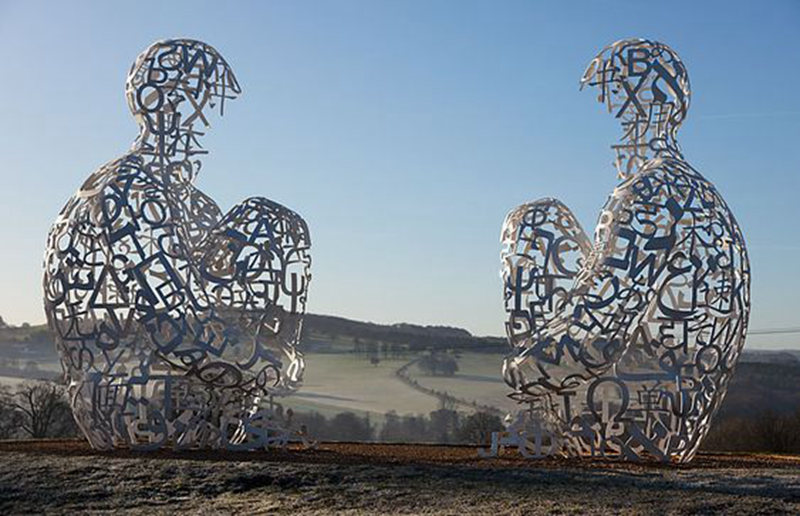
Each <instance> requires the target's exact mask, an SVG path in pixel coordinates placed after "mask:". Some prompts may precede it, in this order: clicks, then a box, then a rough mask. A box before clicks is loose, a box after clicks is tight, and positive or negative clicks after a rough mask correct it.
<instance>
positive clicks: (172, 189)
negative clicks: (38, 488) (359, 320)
mask: <svg viewBox="0 0 800 516" xmlns="http://www.w3.org/2000/svg"><path fill="white" fill-rule="evenodd" d="M126 93H127V99H128V105H129V107H130V109H131V111H132V113H133V115H134V117H135V118H136V120H137V122H138V124H139V128H140V134H139V137H138V138H137V140H136V141H135V143H134V145H133V147H132V149H131V151H130V152H128V153H127V154H125V155H124V156H123V157H121V158H119V159H116V160H113V161H111V162H109V163H107V164H106V165H104V166H102V167H101V168H100V169H99V170H97V171H96V172H95V173H93V174H92V175H91V176H89V178H88V179H87V180H86V181H85V182H84V183H83V186H81V187H80V188H79V189H78V192H77V193H76V194H75V195H73V196H72V198H71V199H70V200H69V201H68V202H67V204H66V206H64V208H63V209H62V210H61V213H60V214H59V216H58V218H57V219H56V221H55V223H54V225H53V227H52V229H51V231H50V235H49V237H48V240H47V250H46V254H45V259H44V267H45V273H44V300H45V311H46V313H47V319H48V323H49V325H50V328H51V329H52V330H53V332H54V333H55V335H56V344H57V347H58V351H59V353H60V355H61V361H62V365H63V368H64V372H65V375H66V379H67V381H68V384H69V394H70V402H71V405H72V409H73V412H74V415H75V419H76V421H77V423H78V425H79V427H80V428H81V430H82V431H83V433H84V434H85V435H86V437H87V438H88V440H89V442H90V443H91V444H92V446H93V447H95V448H101V449H106V448H112V447H118V446H124V447H134V448H143V449H152V448H158V447H161V446H167V445H169V446H174V447H177V448H181V447H228V448H258V447H264V446H270V445H274V444H281V443H285V441H286V438H287V424H289V423H290V422H289V421H287V419H291V418H290V417H289V415H288V414H283V413H282V411H280V410H276V409H275V406H274V405H272V406H265V403H264V400H265V399H267V398H271V396H272V395H273V394H281V393H285V392H288V391H291V390H293V389H296V388H297V387H298V386H299V384H300V382H301V380H302V374H303V368H304V364H303V357H302V355H301V354H300V352H299V351H298V349H297V344H298V342H299V337H300V330H301V322H302V316H303V313H304V311H305V306H306V295H307V291H308V284H309V281H310V278H311V276H310V272H309V271H310V266H311V259H310V257H309V247H310V245H311V242H310V237H309V232H308V227H307V226H306V223H305V221H304V220H303V219H302V218H301V217H300V216H299V215H297V214H296V213H294V212H293V211H291V210H289V209H288V208H285V207H283V206H281V205H280V204H278V203H276V202H273V201H270V200H268V199H265V198H263V197H253V198H250V199H247V200H246V201H244V202H242V203H241V204H239V205H237V206H235V207H234V208H232V209H231V210H230V211H228V212H227V213H223V212H222V211H221V210H220V208H219V207H218V206H217V205H216V204H215V203H214V201H213V200H212V199H211V198H210V197H209V196H207V195H206V194H204V193H203V192H202V191H200V190H199V189H198V188H197V187H196V186H195V179H196V177H197V174H198V172H199V171H200V166H201V163H200V157H201V156H203V155H204V154H206V153H207V151H206V150H204V149H203V147H202V146H201V144H200V140H201V137H202V136H203V135H204V130H202V129H203V128H207V127H208V126H209V116H210V115H211V114H212V112H213V111H215V110H218V111H219V114H220V115H222V114H223V113H224V108H225V106H226V104H227V103H229V102H230V101H231V100H233V99H234V98H236V97H237V96H238V95H239V94H240V93H241V90H240V88H239V83H238V82H237V81H236V78H235V77H234V74H233V71H232V70H231V68H230V66H229V65H228V63H227V62H226V61H225V59H223V57H222V56H221V55H220V54H219V53H218V52H217V51H216V50H215V49H214V48H212V47H211V46H209V45H206V44H205V43H202V42H200V41H193V40H188V39H176V40H166V41H160V42H157V43H155V44H153V45H151V46H150V47H149V48H148V49H147V50H145V51H144V52H143V53H142V54H141V55H140V56H139V57H138V59H136V62H135V63H134V65H133V67H132V69H131V71H130V74H129V76H128V81H127V87H126ZM270 401H271V400H270Z"/></svg>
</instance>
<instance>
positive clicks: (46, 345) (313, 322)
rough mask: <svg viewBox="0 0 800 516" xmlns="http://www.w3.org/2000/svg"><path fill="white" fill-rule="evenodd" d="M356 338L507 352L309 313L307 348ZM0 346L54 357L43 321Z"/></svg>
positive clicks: (445, 329) (439, 334)
mask: <svg viewBox="0 0 800 516" xmlns="http://www.w3.org/2000/svg"><path fill="white" fill-rule="evenodd" d="M356 339H358V340H359V341H360V342H363V343H369V342H374V343H381V344H392V345H400V346H403V347H406V348H408V349H409V350H410V351H423V350H427V349H448V348H450V349H459V350H463V351H467V350H472V351H482V352H498V353H505V351H506V350H507V344H506V341H505V339H503V338H499V337H473V336H472V335H471V334H470V333H469V332H468V331H467V330H465V329H463V328H453V327H449V326H420V325H416V324H408V323H398V324H376V323H371V322H362V321H354V320H351V319H345V318H344V317H335V316H331V315H318V314H306V317H305V319H304V322H303V337H302V345H303V346H304V348H305V349H318V348H320V347H323V346H328V347H330V346H331V345H336V346H338V348H339V349H338V350H340V351H344V350H348V351H349V350H351V349H352V346H353V342H355V340H356ZM0 346H2V349H1V350H0V355H2V356H6V357H11V358H18V359H29V358H30V359H36V358H45V357H52V358H53V360H55V348H54V345H53V336H52V335H51V334H50V330H49V329H48V328H47V325H44V324H42V325H37V326H16V327H10V326H0Z"/></svg>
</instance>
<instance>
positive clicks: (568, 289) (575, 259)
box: [502, 39, 750, 462]
mask: <svg viewBox="0 0 800 516" xmlns="http://www.w3.org/2000/svg"><path fill="white" fill-rule="evenodd" d="M581 84H582V86H590V87H593V88H597V90H598V100H599V101H600V102H602V103H603V104H605V105H606V107H607V108H608V110H609V112H611V113H612V114H613V115H614V116H615V117H616V118H617V119H618V120H619V121H620V123H621V125H622V129H623V137H622V142H621V143H620V144H618V145H614V146H613V148H614V150H615V152H616V155H617V159H616V168H617V171H618V173H619V178H620V183H619V184H618V185H617V187H616V188H615V189H614V191H613V192H612V193H611V195H610V196H609V198H608V200H607V201H606V204H605V206H604V207H603V209H602V210H601V212H600V217H599V221H598V223H597V227H596V228H595V234H594V239H593V240H592V239H590V238H589V237H588V236H587V235H586V234H585V233H584V231H583V229H582V228H581V226H580V224H579V223H578V221H577V220H576V218H575V217H574V215H573V214H572V212H571V211H570V210H569V208H567V207H566V206H565V205H564V204H562V203H561V202H559V201H557V200H555V199H542V200H539V201H535V202H531V203H528V204H524V205H522V206H520V207H518V208H516V209H515V210H513V211H512V212H511V213H510V214H509V215H508V217H507V218H506V221H505V224H504V226H503V231H502V242H503V253H502V260H503V281H504V291H505V294H504V296H505V307H506V312H507V314H508V320H507V323H506V329H507V334H508V338H509V341H510V344H511V346H512V347H513V352H512V353H511V355H509V357H507V359H506V360H505V363H504V371H503V374H504V377H505V380H506V382H507V383H508V384H509V385H510V386H511V387H512V388H513V389H514V392H513V394H512V396H513V397H515V398H516V399H518V400H519V401H520V402H522V403H526V404H528V406H529V407H530V413H531V415H532V417H534V418H535V419H536V420H537V424H538V425H539V428H543V427H544V428H547V429H548V432H549V434H550V435H552V436H553V438H554V439H555V440H556V441H558V442H559V443H560V444H559V446H557V447H556V448H557V450H558V453H561V454H566V455H577V456H604V457H618V458H624V459H631V460H637V459H644V458H654V459H658V460H662V461H674V462H686V461H689V460H691V459H692V457H693V456H694V454H695V453H696V451H697V449H698V447H699V445H700V442H701V440H702V438H703V437H704V436H705V434H706V433H707V432H708V429H709V425H710V422H711V418H712V417H713V416H714V414H715V412H716V411H717V409H718V408H719V406H720V404H721V402H722V400H723V397H724V396H725V391H726V389H727V387H728V383H729V381H730V378H731V375H732V373H733V369H734V365H735V364H736V361H737V359H738V357H739V354H740V352H741V350H742V347H743V346H744V342H745V335H746V333H747V323H748V317H749V312H750V293H749V289H750V264H749V261H748V257H747V251H746V249H745V242H744V238H743V237H742V232H741V230H740V228H739V225H738V224H737V222H736V219H735V218H734V216H733V213H732V212H731V210H730V208H729V207H728V205H727V204H726V203H725V201H724V200H723V199H722V196H721V195H720V194H719V192H718V191H717V190H716V188H714V185H713V184H712V183H711V182H710V181H709V180H708V179H706V178H705V177H704V176H703V175H701V174H700V172H698V171H697V170H695V169H694V168H693V167H692V166H691V165H690V164H689V163H688V162H687V161H686V159H685V158H684V156H683V154H682V152H681V150H680V147H679V146H678V143H677V140H676V134H677V130H678V127H679V126H680V125H681V123H682V122H683V121H684V119H685V117H686V113H687V110H688V108H689V98H690V90H689V77H688V75H687V72H686V69H685V67H684V65H683V63H682V62H681V60H680V59H679V58H678V56H677V54H676V53H675V52H674V51H673V50H672V49H671V48H669V47H667V46H666V45H664V44H662V43H658V42H655V41H648V40H644V39H630V40H624V41H619V42H617V43H614V44H613V45H610V46H608V47H606V48H605V49H604V50H603V51H602V52H601V53H600V54H599V55H598V56H597V57H596V58H595V59H594V60H593V61H592V62H591V64H590V65H589V67H588V69H587V70H586V72H585V73H584V76H583V79H582V81H581Z"/></svg>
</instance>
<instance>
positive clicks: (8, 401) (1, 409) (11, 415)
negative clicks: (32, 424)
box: [0, 385, 22, 439]
mask: <svg viewBox="0 0 800 516" xmlns="http://www.w3.org/2000/svg"><path fill="white" fill-rule="evenodd" d="M21 424H22V415H21V414H20V413H19V412H18V411H17V410H16V409H15V408H14V393H13V392H12V390H11V387H9V386H8V385H0V439H11V438H14V437H16V436H17V435H18V434H19V428H20V425H21Z"/></svg>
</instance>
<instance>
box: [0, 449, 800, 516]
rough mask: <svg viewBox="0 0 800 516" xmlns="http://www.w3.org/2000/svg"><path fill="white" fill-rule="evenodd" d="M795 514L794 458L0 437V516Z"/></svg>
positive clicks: (797, 482) (799, 466) (799, 508)
mask: <svg viewBox="0 0 800 516" xmlns="http://www.w3.org/2000/svg"><path fill="white" fill-rule="evenodd" d="M176 511H185V512H188V513H193V514H233V513H246V514H258V513H293V514H329V513H343V514H362V513H393V514H398V513H400V514H408V513H414V514H419V513H436V514H464V513H479V514H486V513H494V514H537V513H556V514H586V513H590V514H595V513H596V514H600V513H602V514H609V513H612V514H613V513H618V514H642V513H659V514H662V513H674V514H683V513H701V514H703V513H719V512H722V513H735V514H743V513H760V514H776V513H792V514H797V513H800V458H797V457H776V456H758V455H701V456H699V457H698V459H697V460H696V461H695V462H694V463H692V464H691V465H690V466H679V467H675V466H665V465H655V464H651V465H632V464H624V463H619V462H604V461H588V460H569V461H563V460H562V461H559V460H544V461H525V460H523V459H520V458H518V457H515V456H513V455H511V454H509V455H507V456H504V457H501V458H497V459H478V458H477V453H476V450H475V448H473V447H465V446H430V445H427V446H426V445H415V446H412V445H370V444H347V443H339V444H333V443H331V444H323V445H321V446H320V447H319V449H316V450H290V451H278V452H256V453H248V452H245V453H216V452H185V453H173V452H158V453H151V454H141V453H134V452H123V453H116V454H104V453H95V452H92V451H91V450H89V449H88V447H87V446H86V445H85V444H84V443H82V442H77V441H38V442H22V441H16V442H10V441H7V442H0V514H17V513H50V514H55V513H76V512H80V513H87V512H88V513H107V512H115V513H117V512H124V513H131V514H137V513H145V512H146V513H149V514H152V513H156V514H160V513H173V512H176Z"/></svg>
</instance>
